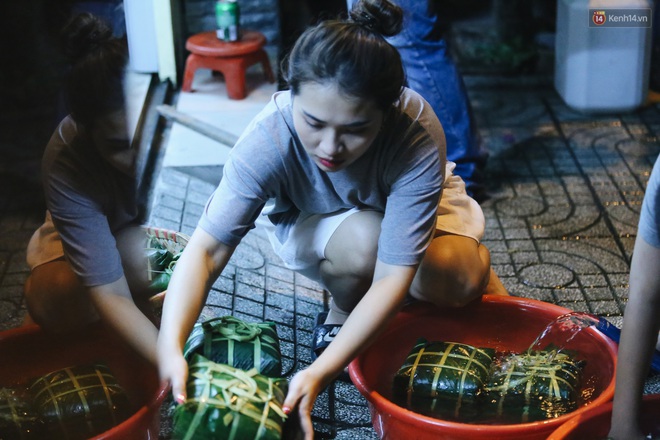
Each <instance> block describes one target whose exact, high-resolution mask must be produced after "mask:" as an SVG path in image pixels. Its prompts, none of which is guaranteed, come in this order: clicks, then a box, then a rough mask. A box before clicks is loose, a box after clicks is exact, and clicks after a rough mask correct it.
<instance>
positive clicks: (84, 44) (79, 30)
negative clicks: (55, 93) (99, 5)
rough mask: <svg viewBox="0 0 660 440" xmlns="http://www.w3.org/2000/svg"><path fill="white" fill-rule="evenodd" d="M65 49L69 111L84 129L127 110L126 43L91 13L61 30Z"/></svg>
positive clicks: (65, 89)
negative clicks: (125, 80)
mask: <svg viewBox="0 0 660 440" xmlns="http://www.w3.org/2000/svg"><path fill="white" fill-rule="evenodd" d="M62 48H63V51H64V55H65V57H66V59H67V61H68V63H69V70H68V73H67V74H66V78H65V80H64V91H65V97H66V101H67V105H68V110H69V112H70V113H71V115H72V116H73V118H74V119H75V120H76V121H78V122H80V123H82V124H83V125H88V126H91V124H92V123H93V121H94V119H96V118H97V117H99V116H101V115H103V114H106V113H109V112H112V111H115V110H119V109H121V108H122V107H123V106H124V93H123V79H124V69H125V67H126V63H127V61H128V56H127V49H126V42H125V40H124V39H119V38H115V37H113V35H112V29H111V28H110V26H108V25H107V24H106V23H105V22H104V21H103V20H102V19H100V18H99V17H96V16H95V15H93V14H90V13H87V12H85V13H81V14H78V15H76V16H74V17H73V18H72V19H71V20H70V21H69V22H68V23H67V24H66V25H65V26H64V28H63V29H62Z"/></svg>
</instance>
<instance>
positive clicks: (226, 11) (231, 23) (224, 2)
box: [215, 0, 240, 41]
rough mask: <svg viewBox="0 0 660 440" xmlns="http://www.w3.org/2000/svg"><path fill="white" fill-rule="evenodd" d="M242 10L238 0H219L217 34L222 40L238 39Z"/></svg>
mask: <svg viewBox="0 0 660 440" xmlns="http://www.w3.org/2000/svg"><path fill="white" fill-rule="evenodd" d="M239 17H240V10H239V8H238V3H237V2H236V0H218V2H217V3H216V4H215V20H216V23H217V25H218V28H217V30H216V35H217V36H218V39H220V40H222V41H238V39H239V35H238V20H239Z"/></svg>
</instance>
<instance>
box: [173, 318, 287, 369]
mask: <svg viewBox="0 0 660 440" xmlns="http://www.w3.org/2000/svg"><path fill="white" fill-rule="evenodd" d="M194 354H199V355H202V356H204V357H205V358H207V359H209V360H212V361H213V362H217V363H219V364H227V365H230V366H232V367H235V368H240V369H242V370H250V369H252V368H256V369H257V371H258V372H259V373H260V374H263V375H266V376H270V377H279V376H281V375H282V354H281V352H280V340H279V337H278V336H277V328H276V327H275V323H274V322H263V323H248V322H245V321H243V320H241V319H238V318H236V317H233V316H223V317H220V318H214V319H210V320H208V321H204V322H202V323H201V324H199V323H198V324H195V327H194V328H193V330H192V332H191V333H190V336H189V337H188V340H187V341H186V344H185V346H184V348H183V355H184V357H185V358H186V360H187V361H188V362H190V360H191V358H192V356H193V355H194Z"/></svg>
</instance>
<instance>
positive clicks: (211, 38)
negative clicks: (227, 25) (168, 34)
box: [181, 31, 275, 99]
mask: <svg viewBox="0 0 660 440" xmlns="http://www.w3.org/2000/svg"><path fill="white" fill-rule="evenodd" d="M265 45H266V37H264V35H263V34H262V33H261V32H256V31H244V32H242V33H241V39H240V40H239V41H232V42H227V41H222V40H220V39H218V37H217V36H216V34H215V31H208V32H202V33H199V34H195V35H192V36H191V37H190V38H188V40H187V41H186V49H188V50H189V51H190V55H188V58H187V59H186V69H185V72H184V74H183V85H182V86H181V90H183V91H184V92H190V91H191V90H192V82H193V77H194V76H195V71H196V70H197V69H199V68H206V69H211V70H213V71H217V72H221V73H222V74H223V75H224V77H225V82H226V84H227V95H228V96H229V98H230V99H243V98H245V97H246V96H247V93H246V90H245V70H246V69H247V68H248V67H249V66H251V65H253V64H256V63H261V67H262V68H263V70H264V75H265V76H266V79H267V80H268V81H269V82H271V83H273V82H275V77H274V76H273V71H272V70H271V68H270V61H269V59H268V54H266V51H265V50H264V49H263V47H264V46H265Z"/></svg>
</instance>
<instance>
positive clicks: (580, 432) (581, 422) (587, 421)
mask: <svg viewBox="0 0 660 440" xmlns="http://www.w3.org/2000/svg"><path fill="white" fill-rule="evenodd" d="M659 414H660V394H649V395H645V396H644V397H643V400H642V416H641V417H642V418H641V424H642V430H643V431H644V433H646V434H649V433H650V434H653V435H654V437H653V438H655V436H657V435H659V434H660V417H658V415H659ZM611 417H612V402H608V403H606V404H604V405H600V406H597V407H594V408H591V409H589V410H588V411H585V412H583V413H581V414H580V415H578V416H575V417H573V418H571V419H570V420H568V421H567V422H566V423H564V424H563V425H561V426H560V427H559V428H557V429H556V430H555V432H553V433H552V434H550V437H548V440H602V439H604V438H605V437H607V433H608V432H609V430H610V426H611V423H610V421H611V420H610V419H611Z"/></svg>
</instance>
